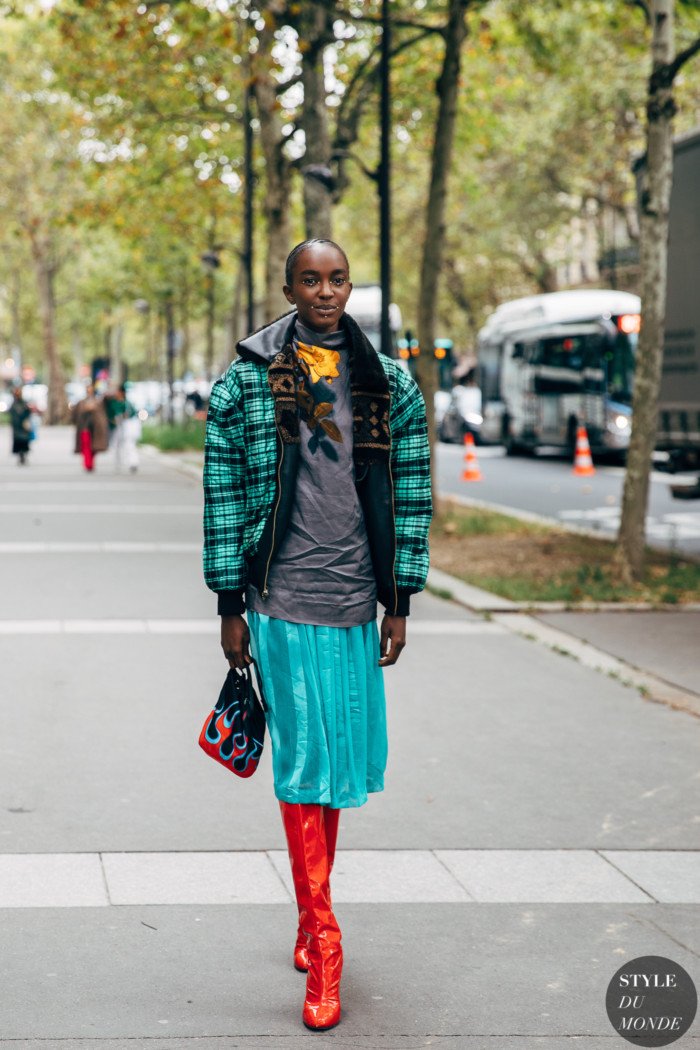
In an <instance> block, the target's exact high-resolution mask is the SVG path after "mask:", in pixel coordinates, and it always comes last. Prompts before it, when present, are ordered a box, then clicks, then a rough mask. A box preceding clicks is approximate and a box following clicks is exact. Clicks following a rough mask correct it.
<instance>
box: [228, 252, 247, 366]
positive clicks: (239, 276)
mask: <svg viewBox="0 0 700 1050" xmlns="http://www.w3.org/2000/svg"><path fill="white" fill-rule="evenodd" d="M245 278H246V260H245V255H244V254H243V252H241V254H240V257H239V262H238V269H237V270H236V280H235V283H234V285H233V295H232V297H231V309H230V312H229V315H228V322H227V325H226V360H227V361H233V359H234V358H235V356H236V346H237V345H238V341H239V340H240V339H242V338H243V337H244V336H245V335H247V334H248V333H247V332H242V331H241V325H242V313H243V309H242V307H243V285H244V283H245Z"/></svg>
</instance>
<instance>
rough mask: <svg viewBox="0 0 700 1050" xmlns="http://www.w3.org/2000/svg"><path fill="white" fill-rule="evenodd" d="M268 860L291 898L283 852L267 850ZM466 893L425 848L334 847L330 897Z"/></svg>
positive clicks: (464, 897) (396, 898)
mask: <svg viewBox="0 0 700 1050" xmlns="http://www.w3.org/2000/svg"><path fill="white" fill-rule="evenodd" d="M268 855H269V857H270V860H271V861H272V863H273V864H274V866H275V868H276V869H277V871H278V872H279V875H280V878H281V879H282V881H283V882H284V884H285V886H286V887H287V889H288V890H289V893H290V896H291V897H292V899H293V894H294V888H293V885H292V879H291V874H290V868H289V858H288V857H287V854H286V852H284V851H281V850H280V851H276V850H271V851H270V853H269V854H268ZM469 899H470V896H469V894H468V893H467V892H466V891H465V890H464V889H463V887H462V886H461V885H460V883H459V882H458V880H457V879H456V878H455V877H454V875H453V874H451V873H450V872H449V871H447V870H446V869H445V867H444V866H443V865H442V864H441V863H440V861H439V860H438V859H437V858H436V857H435V855H434V854H432V853H431V852H429V851H428V850H338V852H337V853H336V859H335V865H334V867H333V900H334V902H336V903H340V902H343V903H344V902H345V901H350V902H353V903H362V902H367V901H371V902H373V903H379V904H386V903H400V904H405V903H413V902H417V903H429V902H430V901H440V902H443V903H445V902H447V903H450V902H453V901H468V900H469Z"/></svg>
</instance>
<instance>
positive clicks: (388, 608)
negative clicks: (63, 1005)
mask: <svg viewBox="0 0 700 1050" xmlns="http://www.w3.org/2000/svg"><path fill="white" fill-rule="evenodd" d="M383 604H384V605H385V610H384V611H385V612H386V614H387V616H410V615H411V592H410V591H409V590H398V591H397V592H396V600H395V601H392V602H385V603H383Z"/></svg>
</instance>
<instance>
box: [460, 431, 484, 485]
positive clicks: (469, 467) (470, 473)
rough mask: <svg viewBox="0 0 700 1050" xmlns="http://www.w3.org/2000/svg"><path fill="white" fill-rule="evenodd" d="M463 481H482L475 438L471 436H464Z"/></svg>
mask: <svg viewBox="0 0 700 1050" xmlns="http://www.w3.org/2000/svg"><path fill="white" fill-rule="evenodd" d="M462 481H481V471H480V470H479V464H478V463H477V461H476V451H475V449H474V438H473V437H472V435H471V434H465V435H464V470H463V471H462Z"/></svg>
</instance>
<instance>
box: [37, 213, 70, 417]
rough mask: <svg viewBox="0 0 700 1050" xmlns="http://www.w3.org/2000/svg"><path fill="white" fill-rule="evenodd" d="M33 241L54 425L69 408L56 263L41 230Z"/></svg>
mask: <svg viewBox="0 0 700 1050" xmlns="http://www.w3.org/2000/svg"><path fill="white" fill-rule="evenodd" d="M30 242H31V248H32V258H33V260H34V272H35V275H36V282H37V292H38V298H39V314H40V317H41V337H42V343H43V346H44V359H45V361H46V367H47V369H48V373H49V375H48V379H49V382H48V387H49V394H48V406H47V410H46V422H47V423H48V424H49V425H53V424H55V423H62V422H63V421H64V419H65V418H66V414H67V411H68V405H67V403H66V380H65V376H64V374H63V368H62V366H61V361H60V358H59V356H58V346H57V343H56V297H55V292H54V281H55V278H56V267H55V264H54V263H53V260H52V251H51V245H50V244H48V243H47V241H46V240H45V239H44V238H43V237H42V236H41V234H39V233H38V232H36V231H32V232H31V234H30Z"/></svg>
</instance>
